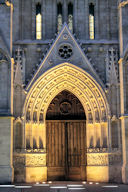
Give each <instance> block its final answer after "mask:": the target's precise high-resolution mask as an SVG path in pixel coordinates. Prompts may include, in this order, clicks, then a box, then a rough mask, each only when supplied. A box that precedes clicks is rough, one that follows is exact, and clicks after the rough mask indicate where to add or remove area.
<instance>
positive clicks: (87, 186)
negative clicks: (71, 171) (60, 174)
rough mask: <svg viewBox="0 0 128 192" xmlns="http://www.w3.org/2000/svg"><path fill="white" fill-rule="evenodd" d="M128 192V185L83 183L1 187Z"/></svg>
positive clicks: (28, 191)
mask: <svg viewBox="0 0 128 192" xmlns="http://www.w3.org/2000/svg"><path fill="white" fill-rule="evenodd" d="M72 191H75V192H128V185H123V184H106V183H102V184H101V183H89V182H88V183H82V182H52V183H46V184H31V185H24V184H22V185H17V184H16V185H15V184H14V185H12V186H9V185H8V186H7V185H6V186H3V185H0V192H72Z"/></svg>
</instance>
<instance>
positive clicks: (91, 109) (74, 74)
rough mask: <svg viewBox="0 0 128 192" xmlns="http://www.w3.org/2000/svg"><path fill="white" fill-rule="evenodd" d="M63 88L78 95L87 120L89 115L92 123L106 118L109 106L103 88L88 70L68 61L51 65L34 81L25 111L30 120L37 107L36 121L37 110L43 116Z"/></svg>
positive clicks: (38, 115) (38, 114)
mask: <svg viewBox="0 0 128 192" xmlns="http://www.w3.org/2000/svg"><path fill="white" fill-rule="evenodd" d="M63 90H68V91H70V92H72V93H73V94H74V95H76V96H77V97H78V99H79V100H80V101H81V103H82V104H83V107H84V109H85V113H86V117H87V121H88V123H89V122H90V117H91V116H92V119H93V123H97V122H104V121H106V120H107V116H108V114H109V109H108V105H107V100H106V96H105V94H104V91H103V89H102V88H101V87H100V85H99V84H98V83H97V82H96V81H95V80H94V79H93V78H92V77H91V76H90V75H89V74H88V73H86V72H85V71H83V70H82V69H80V68H78V67H76V66H74V65H72V64H69V63H64V64H60V65H58V66H56V67H54V68H53V69H50V70H49V71H47V72H46V73H44V74H43V75H42V76H41V77H40V78H39V79H38V80H37V81H36V83H35V84H34V85H33V86H32V88H31V89H30V91H29V93H28V95H27V98H26V103H25V106H24V113H25V114H28V113H29V112H30V120H32V121H33V116H34V114H35V111H37V121H38V122H39V117H40V113H43V114H44V118H45V115H46V111H47V108H48V106H49V104H50V102H51V101H52V99H53V98H54V97H55V96H56V95H57V94H58V93H59V92H61V91H63ZM90 114H91V115H90Z"/></svg>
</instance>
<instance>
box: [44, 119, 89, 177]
mask: <svg viewBox="0 0 128 192" xmlns="http://www.w3.org/2000/svg"><path fill="white" fill-rule="evenodd" d="M85 131H86V123H85V121H82V120H81V121H78V120H72V121H71V120H70V121H67V120H66V121H57V120H55V121H47V167H48V179H49V180H84V179H85V176H86V175H85V173H86V170H84V175H83V169H85V165H86V157H85V146H86V138H85V137H86V133H85ZM83 162H84V163H83ZM83 165H84V166H83Z"/></svg>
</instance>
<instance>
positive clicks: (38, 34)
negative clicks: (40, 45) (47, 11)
mask: <svg viewBox="0 0 128 192" xmlns="http://www.w3.org/2000/svg"><path fill="white" fill-rule="evenodd" d="M41 23H42V16H41V14H40V13H39V14H38V15H36V39H41V38H42V30H41V28H42V24H41Z"/></svg>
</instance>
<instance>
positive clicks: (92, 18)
mask: <svg viewBox="0 0 128 192" xmlns="http://www.w3.org/2000/svg"><path fill="white" fill-rule="evenodd" d="M89 32H90V39H94V16H93V15H89Z"/></svg>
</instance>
